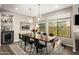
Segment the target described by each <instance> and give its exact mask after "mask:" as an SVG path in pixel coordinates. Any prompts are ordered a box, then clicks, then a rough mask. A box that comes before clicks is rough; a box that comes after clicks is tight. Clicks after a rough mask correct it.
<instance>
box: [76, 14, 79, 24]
mask: <svg viewBox="0 0 79 59" xmlns="http://www.w3.org/2000/svg"><path fill="white" fill-rule="evenodd" d="M75 25H79V14H77V15H75Z"/></svg>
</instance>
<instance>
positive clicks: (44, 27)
mask: <svg viewBox="0 0 79 59" xmlns="http://www.w3.org/2000/svg"><path fill="white" fill-rule="evenodd" d="M38 25H39V32H46V23H40V24H38Z"/></svg>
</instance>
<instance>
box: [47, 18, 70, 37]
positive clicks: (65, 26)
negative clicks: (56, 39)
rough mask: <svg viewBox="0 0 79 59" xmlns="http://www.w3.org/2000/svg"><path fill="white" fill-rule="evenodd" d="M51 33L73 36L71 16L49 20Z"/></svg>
mask: <svg viewBox="0 0 79 59" xmlns="http://www.w3.org/2000/svg"><path fill="white" fill-rule="evenodd" d="M48 32H49V34H51V33H52V34H54V35H56V36H60V37H66V38H70V37H71V26H70V18H62V19H57V20H53V21H49V22H48Z"/></svg>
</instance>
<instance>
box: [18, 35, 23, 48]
mask: <svg viewBox="0 0 79 59" xmlns="http://www.w3.org/2000/svg"><path fill="white" fill-rule="evenodd" d="M22 42H23V36H22V34H19V43H20V47H21V46H22Z"/></svg>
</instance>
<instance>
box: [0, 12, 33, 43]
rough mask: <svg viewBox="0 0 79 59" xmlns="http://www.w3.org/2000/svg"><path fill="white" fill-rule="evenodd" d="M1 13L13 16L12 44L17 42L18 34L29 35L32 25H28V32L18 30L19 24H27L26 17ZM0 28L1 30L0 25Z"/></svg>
mask: <svg viewBox="0 0 79 59" xmlns="http://www.w3.org/2000/svg"><path fill="white" fill-rule="evenodd" d="M1 13H5V14H10V15H13V29H14V42H17V41H19V36H18V33H29V32H30V30H31V29H32V28H33V24H30V30H20V22H28V17H27V16H24V15H20V14H16V13H12V12H9V11H6V12H1ZM0 24H1V22H0ZM0 28H1V25H0ZM0 32H1V29H0ZM0 36H1V35H0Z"/></svg>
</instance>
